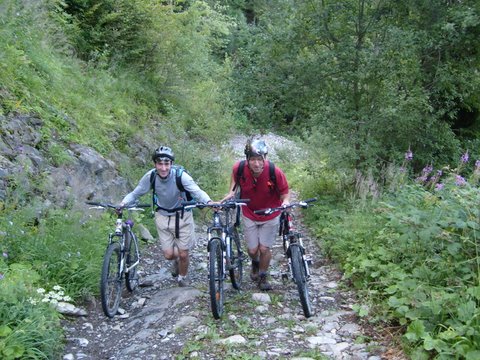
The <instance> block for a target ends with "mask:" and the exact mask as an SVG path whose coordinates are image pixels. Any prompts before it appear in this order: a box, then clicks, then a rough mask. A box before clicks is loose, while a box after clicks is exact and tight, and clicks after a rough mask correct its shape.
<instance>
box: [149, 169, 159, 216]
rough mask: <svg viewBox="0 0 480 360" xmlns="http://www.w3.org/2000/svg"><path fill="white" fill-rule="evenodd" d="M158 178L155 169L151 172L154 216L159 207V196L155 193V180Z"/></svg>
mask: <svg viewBox="0 0 480 360" xmlns="http://www.w3.org/2000/svg"><path fill="white" fill-rule="evenodd" d="M156 177H157V170H156V169H153V170H152V171H151V172H150V188H151V189H152V214H153V213H154V212H155V206H156V205H157V194H156V193H155V178H156Z"/></svg>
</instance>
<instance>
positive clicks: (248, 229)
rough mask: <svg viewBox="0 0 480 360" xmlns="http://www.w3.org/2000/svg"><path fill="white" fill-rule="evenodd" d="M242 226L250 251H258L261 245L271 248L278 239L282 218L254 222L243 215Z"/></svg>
mask: <svg viewBox="0 0 480 360" xmlns="http://www.w3.org/2000/svg"><path fill="white" fill-rule="evenodd" d="M242 224H243V235H244V237H245V241H246V242H247V247H248V248H249V249H256V248H258V246H259V245H260V244H261V245H263V246H266V247H269V248H271V247H272V246H273V244H274V243H275V240H276V238H277V234H278V226H279V224H280V216H277V217H276V218H274V219H272V220H267V221H253V220H250V219H249V218H247V217H245V216H243V215H242Z"/></svg>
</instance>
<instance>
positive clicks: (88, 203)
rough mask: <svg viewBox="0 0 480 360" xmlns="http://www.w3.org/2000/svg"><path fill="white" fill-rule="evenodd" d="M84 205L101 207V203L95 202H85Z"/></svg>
mask: <svg viewBox="0 0 480 360" xmlns="http://www.w3.org/2000/svg"><path fill="white" fill-rule="evenodd" d="M85 204H87V205H94V206H103V204H102V203H99V202H96V201H85Z"/></svg>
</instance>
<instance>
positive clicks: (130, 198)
mask: <svg viewBox="0 0 480 360" xmlns="http://www.w3.org/2000/svg"><path fill="white" fill-rule="evenodd" d="M152 171H156V170H155V169H152V170H149V171H148V172H146V173H145V175H143V177H142V178H141V179H140V181H139V183H138V185H137V187H136V188H135V189H134V190H133V191H132V192H130V193H129V194H127V195H126V196H125V197H124V198H123V200H122V203H124V204H130V203H132V202H135V201H137V200H138V198H139V197H140V196H142V195H145V194H146V193H147V192H151V191H152V189H151V184H150V174H151V173H152ZM155 176H156V178H155V194H156V195H157V205H158V206H160V207H161V208H164V209H173V208H176V207H179V206H181V203H182V202H183V201H186V197H185V193H184V192H182V191H180V190H179V189H178V187H177V183H176V179H175V176H176V170H175V168H174V167H172V169H171V170H170V174H169V175H168V176H167V178H165V179H162V178H161V177H160V176H159V175H158V173H156V174H155ZM181 181H182V185H183V187H184V189H185V190H187V191H189V192H190V193H191V194H192V196H193V197H194V198H195V199H196V200H197V201H199V202H203V203H207V202H209V201H211V199H210V196H208V194H207V193H206V192H205V191H203V190H202V189H200V187H199V186H198V185H197V183H196V182H195V181H194V180H193V178H192V177H191V176H190V175H189V174H188V173H187V172H185V171H183V172H182V175H181ZM159 212H160V213H161V214H163V215H171V213H169V212H167V211H165V210H161V209H160V210H159Z"/></svg>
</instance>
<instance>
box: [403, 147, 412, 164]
mask: <svg viewBox="0 0 480 360" xmlns="http://www.w3.org/2000/svg"><path fill="white" fill-rule="evenodd" d="M412 159H413V153H412V151H411V150H410V149H408V150H407V152H406V153H405V160H407V161H410V160H412Z"/></svg>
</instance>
